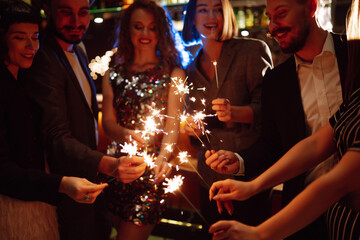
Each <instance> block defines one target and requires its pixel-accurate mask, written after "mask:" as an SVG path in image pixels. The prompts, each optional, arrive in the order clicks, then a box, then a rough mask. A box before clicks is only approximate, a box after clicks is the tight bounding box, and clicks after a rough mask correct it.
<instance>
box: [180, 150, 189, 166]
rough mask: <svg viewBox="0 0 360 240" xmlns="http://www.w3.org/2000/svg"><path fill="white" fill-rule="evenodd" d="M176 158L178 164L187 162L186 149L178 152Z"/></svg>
mask: <svg viewBox="0 0 360 240" xmlns="http://www.w3.org/2000/svg"><path fill="white" fill-rule="evenodd" d="M178 158H179V160H180V164H182V163H187V162H189V160H188V152H186V151H183V152H179V155H178Z"/></svg>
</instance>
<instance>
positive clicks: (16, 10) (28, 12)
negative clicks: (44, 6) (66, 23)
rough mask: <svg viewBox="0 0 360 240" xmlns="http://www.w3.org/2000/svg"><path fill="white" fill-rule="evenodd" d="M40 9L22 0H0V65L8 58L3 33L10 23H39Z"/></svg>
mask: <svg viewBox="0 0 360 240" xmlns="http://www.w3.org/2000/svg"><path fill="white" fill-rule="evenodd" d="M40 22H41V15H40V10H39V9H35V8H33V7H31V6H30V5H28V4H26V3H25V2H23V1H22V0H0V65H1V66H3V65H4V62H5V61H8V60H9V56H8V51H9V49H8V46H7V44H6V42H5V35H6V33H7V32H8V30H9V27H10V25H12V24H15V23H34V24H38V25H39V24H40Z"/></svg>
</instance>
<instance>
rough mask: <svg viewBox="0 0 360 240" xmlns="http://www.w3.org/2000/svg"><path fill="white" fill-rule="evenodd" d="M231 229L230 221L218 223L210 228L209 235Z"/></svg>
mask: <svg viewBox="0 0 360 240" xmlns="http://www.w3.org/2000/svg"><path fill="white" fill-rule="evenodd" d="M227 228H229V222H228V221H218V222H216V223H214V224H213V225H211V226H210V228H209V233H215V232H218V231H220V230H222V229H227Z"/></svg>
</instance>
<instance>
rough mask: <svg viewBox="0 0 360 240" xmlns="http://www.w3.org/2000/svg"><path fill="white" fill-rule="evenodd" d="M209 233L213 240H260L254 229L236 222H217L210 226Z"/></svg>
mask: <svg viewBox="0 0 360 240" xmlns="http://www.w3.org/2000/svg"><path fill="white" fill-rule="evenodd" d="M209 233H212V234H214V235H213V238H212V239H213V240H225V239H229V240H230V239H232V240H260V236H259V233H258V232H257V230H256V227H251V226H247V225H245V224H242V223H239V222H237V221H218V222H216V223H214V224H213V225H211V226H210V228H209Z"/></svg>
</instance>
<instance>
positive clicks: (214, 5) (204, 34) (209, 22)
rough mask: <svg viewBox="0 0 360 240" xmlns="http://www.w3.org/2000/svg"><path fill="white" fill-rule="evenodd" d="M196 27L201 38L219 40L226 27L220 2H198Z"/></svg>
mask: <svg viewBox="0 0 360 240" xmlns="http://www.w3.org/2000/svg"><path fill="white" fill-rule="evenodd" d="M195 11H196V12H195V17H194V25H195V27H196V30H197V31H198V32H199V34H200V36H201V38H203V39H211V40H216V41H217V40H218V39H219V37H220V35H221V33H222V31H223V26H224V16H223V9H222V4H221V1H220V0H197V3H196V10H195Z"/></svg>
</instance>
